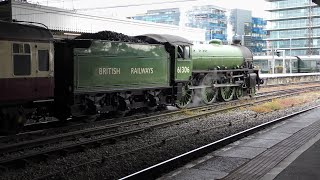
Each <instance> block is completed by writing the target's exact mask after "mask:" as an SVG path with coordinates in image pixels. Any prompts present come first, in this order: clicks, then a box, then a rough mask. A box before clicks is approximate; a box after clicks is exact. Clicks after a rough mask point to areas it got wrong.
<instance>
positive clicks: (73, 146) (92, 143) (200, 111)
mask: <svg viewBox="0 0 320 180" xmlns="http://www.w3.org/2000/svg"><path fill="white" fill-rule="evenodd" d="M318 88H319V87H318ZM311 89H312V90H314V89H315V88H314V87H312V88H310V89H307V88H304V89H303V90H301V89H299V90H286V91H281V92H278V94H277V93H276V92H272V93H273V94H274V96H273V97H269V96H270V93H271V92H269V93H266V94H264V95H260V96H257V97H255V100H254V102H248V103H241V102H240V101H233V102H224V103H216V104H214V105H210V106H206V107H195V108H190V109H188V111H189V112H193V113H185V111H172V112H169V113H165V115H164V114H159V115H156V116H150V117H145V118H140V119H136V120H131V121H125V122H121V123H115V124H112V125H107V126H101V127H97V128H91V129H85V130H81V131H75V132H69V133H64V134H58V135H54V136H48V137H44V138H39V139H35V140H31V141H24V142H20V143H15V144H10V145H6V146H1V148H0V154H8V153H14V152H16V151H19V150H26V149H27V148H35V147H45V146H47V145H48V144H50V143H57V142H61V141H70V142H71V143H67V144H66V145H61V146H58V147H53V148H47V149H45V150H41V151H31V152H30V153H24V154H22V155H18V156H10V157H9V158H1V159H0V166H1V167H6V168H10V167H16V165H17V164H19V166H23V164H26V163H28V161H29V160H34V159H46V158H49V157H50V156H51V155H57V154H58V155H59V156H60V155H64V154H68V153H70V152H78V151H82V150H84V149H86V148H89V147H99V146H102V145H104V144H106V143H115V142H116V141H117V140H118V139H122V138H125V137H128V136H132V135H135V134H139V133H143V132H145V131H147V130H150V129H154V128H159V127H164V126H169V125H171V124H177V123H181V122H185V121H188V120H191V119H195V118H200V117H202V116H206V115H210V114H214V113H218V112H222V111H227V110H231V109H235V108H239V107H243V106H250V105H252V104H254V103H262V102H265V101H270V100H272V99H275V98H281V97H287V96H291V95H295V94H299V93H303V92H307V91H310V90H311ZM237 103H238V104H237ZM230 105H232V107H231V106H230ZM223 106H228V107H223ZM177 114H179V118H175V119H173V120H169V121H164V122H156V121H150V120H154V119H155V118H162V117H163V116H170V115H171V116H172V115H177ZM152 123H153V124H152ZM231 123H234V122H231ZM141 124H144V125H143V126H142V127H140V126H141ZM146 124H147V125H146ZM130 125H133V126H135V128H131V129H128V130H126V128H125V130H124V131H118V129H119V128H123V127H124V126H130ZM229 125H230V122H227V123H225V124H223V125H222V126H229ZM214 128H219V127H214ZM211 129H212V128H211ZM106 131H109V133H107V134H106V133H105V132H106ZM110 132H112V133H110ZM99 133H100V136H98V137H96V138H90V137H91V136H94V135H97V134H99ZM101 134H103V135H101ZM80 137H82V140H81V141H78V140H77V139H78V138H80ZM83 137H89V138H87V139H83ZM159 143H163V142H159Z"/></svg>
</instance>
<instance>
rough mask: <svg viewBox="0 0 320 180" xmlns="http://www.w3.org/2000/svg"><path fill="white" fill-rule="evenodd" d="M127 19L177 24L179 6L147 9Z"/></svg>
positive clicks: (178, 21)
mask: <svg viewBox="0 0 320 180" xmlns="http://www.w3.org/2000/svg"><path fill="white" fill-rule="evenodd" d="M129 19H135V20H141V21H149V22H155V23H163V24H171V25H177V26H179V23H180V10H179V8H171V9H158V10H148V11H147V13H145V14H141V15H137V16H133V17H129Z"/></svg>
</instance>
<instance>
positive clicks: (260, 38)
mask: <svg viewBox="0 0 320 180" xmlns="http://www.w3.org/2000/svg"><path fill="white" fill-rule="evenodd" d="M229 21H230V24H231V29H232V34H233V35H237V36H239V37H241V39H242V41H241V43H242V44H243V45H244V46H247V47H248V48H250V50H251V51H252V52H253V54H254V55H264V54H265V50H264V49H265V48H266V41H265V38H266V34H267V32H266V31H265V28H266V25H267V22H266V21H264V20H263V19H262V18H257V17H252V12H251V11H248V10H244V9H232V10H231V12H230V17H229Z"/></svg>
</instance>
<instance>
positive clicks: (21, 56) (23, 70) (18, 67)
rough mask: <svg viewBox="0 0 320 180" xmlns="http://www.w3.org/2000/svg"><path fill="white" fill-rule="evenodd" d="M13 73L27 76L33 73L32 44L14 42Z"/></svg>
mask: <svg viewBox="0 0 320 180" xmlns="http://www.w3.org/2000/svg"><path fill="white" fill-rule="evenodd" d="M12 55H13V74H14V75H16V76H25V75H30V74H31V53H30V45H29V44H22V43H13V44H12Z"/></svg>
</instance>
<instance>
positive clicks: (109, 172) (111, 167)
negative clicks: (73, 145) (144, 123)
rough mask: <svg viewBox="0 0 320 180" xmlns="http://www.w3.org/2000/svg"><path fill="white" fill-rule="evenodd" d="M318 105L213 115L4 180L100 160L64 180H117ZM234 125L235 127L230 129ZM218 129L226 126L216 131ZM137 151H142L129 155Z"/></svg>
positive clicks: (33, 165)
mask: <svg viewBox="0 0 320 180" xmlns="http://www.w3.org/2000/svg"><path fill="white" fill-rule="evenodd" d="M316 104H320V101H319V100H317V101H315V102H312V103H308V104H305V105H301V106H296V107H292V108H289V109H285V110H279V111H274V112H271V113H256V112H253V111H250V110H241V109H237V110H233V111H228V112H225V113H219V114H215V115H210V116H207V117H204V118H201V119H195V120H192V121H188V122H182V123H179V124H176V125H171V126H168V127H165V128H160V129H154V130H151V131H148V132H145V133H143V134H139V135H137V136H134V137H129V138H128V139H124V140H122V141H118V142H116V143H114V144H108V145H104V146H102V147H99V148H94V149H87V150H86V151H85V152H78V153H72V154H69V155H67V156H65V157H61V156H59V157H58V158H52V159H49V160H48V161H47V162H40V163H32V162H31V163H30V164H29V165H28V167H27V168H24V169H17V170H9V171H8V172H4V173H2V174H0V178H1V179H33V178H35V177H39V176H44V175H47V174H50V173H54V172H58V171H63V170H65V169H68V168H70V167H72V166H77V165H79V164H82V163H86V162H90V161H94V160H98V161H97V163H94V164H91V165H89V166H80V167H77V168H74V169H71V170H70V169H69V170H67V171H65V174H63V175H62V176H63V177H65V178H66V179H117V178H120V177H123V176H125V175H128V174H131V173H133V172H136V171H138V170H141V169H143V168H146V167H149V166H151V165H154V164H156V163H159V162H161V161H164V160H167V159H169V158H172V157H174V156H177V155H179V154H182V153H185V152H187V151H190V150H192V149H195V148H198V147H200V146H203V145H205V144H208V143H210V142H213V141H216V140H218V139H221V138H223V137H226V136H228V135H231V134H234V133H237V132H239V131H242V130H245V129H247V128H249V127H253V126H256V125H258V124H261V123H263V122H267V121H270V120H273V119H275V118H279V117H282V116H284V115H286V114H290V113H293V112H297V111H299V110H302V109H305V108H307V107H310V106H313V105H316ZM230 122H231V125H232V126H228V125H226V124H229V123H230ZM217 125H226V126H223V127H220V128H214V127H216V126H217ZM161 142H162V143H161ZM137 149H140V150H139V151H134V152H131V153H126V152H130V151H133V150H137ZM120 153H124V155H118V156H115V155H117V154H120ZM102 157H105V159H104V161H103V162H100V159H101V158H102ZM59 178H60V177H59Z"/></svg>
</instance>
